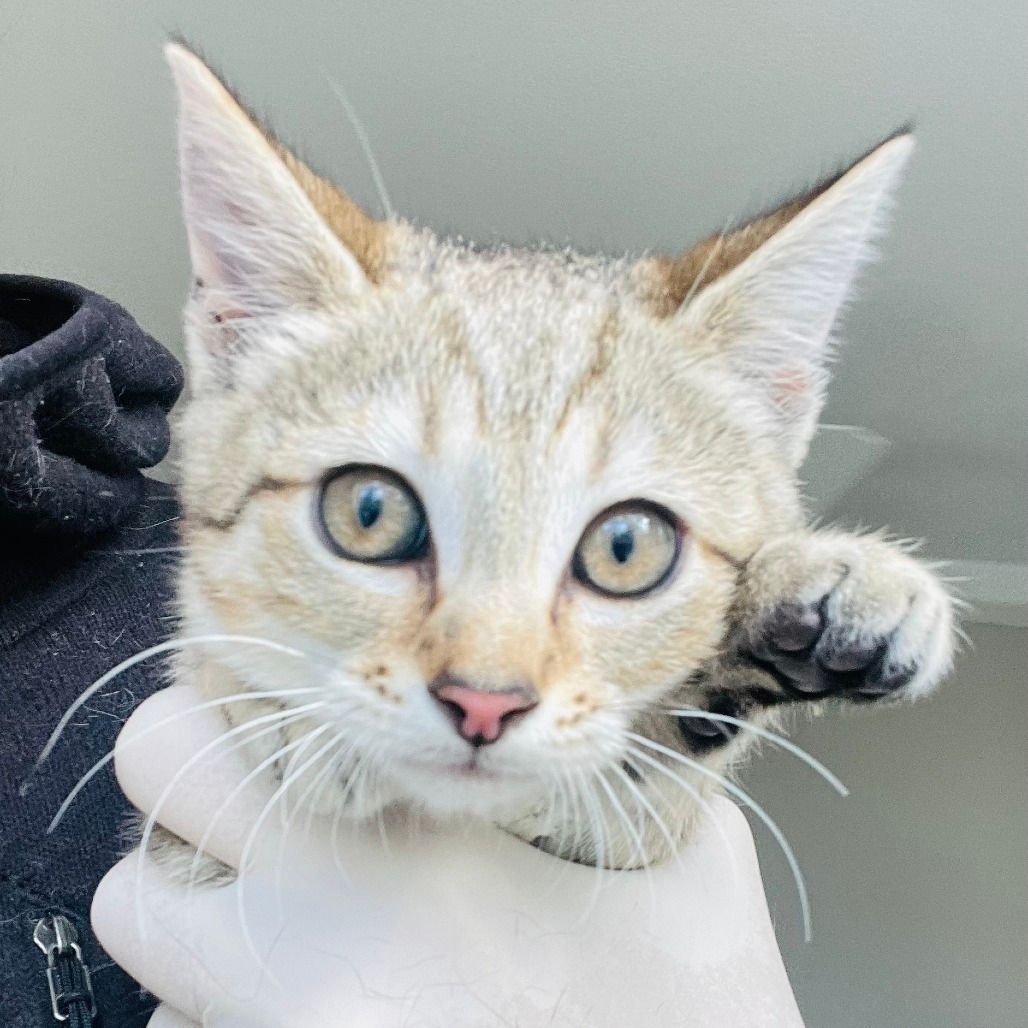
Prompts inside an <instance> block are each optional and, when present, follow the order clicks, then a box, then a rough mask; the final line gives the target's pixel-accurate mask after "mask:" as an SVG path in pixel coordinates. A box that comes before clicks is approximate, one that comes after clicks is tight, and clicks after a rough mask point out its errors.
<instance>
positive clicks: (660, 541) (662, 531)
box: [572, 500, 681, 596]
mask: <svg viewBox="0 0 1028 1028" xmlns="http://www.w3.org/2000/svg"><path fill="white" fill-rule="evenodd" d="M680 549H681V543H680V531H679V527H678V521H677V520H676V519H675V517H674V515H672V514H671V513H670V512H668V511H666V510H664V509H663V508H662V507H658V506H656V505H655V504H652V503H647V502H646V501H645V500H629V501H628V502H627V503H622V504H619V505H618V506H617V507H611V508H610V509H609V510H606V511H604V512H603V513H602V514H601V515H600V516H599V517H598V518H597V519H596V520H595V521H594V522H593V523H592V524H591V525H590V526H589V527H588V528H587V529H586V530H585V534H584V535H583V536H582V540H581V542H580V543H579V544H578V549H577V550H576V551H575V557H574V562H573V564H572V570H573V572H574V574H575V577H576V578H578V580H579V581H580V582H583V583H585V584H586V585H588V586H590V587H591V588H593V589H595V590H596V591H597V592H601V593H605V594H606V595H608V596H641V595H642V594H643V593H647V592H649V591H650V590H651V589H655V588H656V587H657V586H658V585H660V584H661V583H662V582H664V581H665V580H666V579H667V577H668V575H670V574H671V571H672V570H673V569H674V566H675V564H676V563H677V561H678V553H679V550H680Z"/></svg>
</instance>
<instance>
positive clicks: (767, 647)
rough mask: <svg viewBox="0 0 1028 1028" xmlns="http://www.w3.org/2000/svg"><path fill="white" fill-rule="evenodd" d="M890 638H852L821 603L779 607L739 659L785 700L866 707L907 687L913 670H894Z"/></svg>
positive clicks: (748, 643) (849, 630)
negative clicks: (830, 700)
mask: <svg viewBox="0 0 1028 1028" xmlns="http://www.w3.org/2000/svg"><path fill="white" fill-rule="evenodd" d="M890 647H891V639H890V638H888V637H883V638H875V639H871V640H868V639H866V638H862V637H860V636H855V635H854V634H853V632H852V630H851V628H850V626H847V625H835V624H833V623H831V621H830V619H829V617H828V615H827V614H826V603H825V601H824V600H822V601H821V602H820V603H818V604H811V605H807V606H801V605H799V604H795V603H784V604H782V605H781V606H779V607H778V608H777V609H775V610H774V611H773V612H772V613H771V614H770V615H769V616H768V617H767V618H766V619H765V620H764V622H763V623H762V624H761V625H760V626H759V628H758V629H757V630H756V631H754V632H752V633H751V634H750V637H749V638H748V639H746V641H745V642H744V643H743V645H742V650H743V652H744V654H745V655H746V656H747V657H748V659H750V660H751V661H752V662H753V663H754V664H756V665H757V666H758V667H759V668H761V669H762V670H763V671H766V672H767V673H768V674H770V675H771V676H772V677H773V678H774V679H775V680H776V681H777V682H778V684H779V685H780V686H781V687H782V688H783V689H784V690H785V691H786V692H787V693H788V694H789V695H791V696H794V697H795V698H797V699H803V700H816V699H823V698H825V697H833V696H834V697H844V698H846V699H851V700H856V701H858V702H872V701H874V700H879V699H882V698H884V697H887V696H890V695H892V694H893V693H895V692H896V691H897V690H898V689H901V688H902V687H903V686H905V685H907V684H908V683H909V682H910V681H911V679H912V678H913V677H914V675H915V674H916V671H917V669H916V668H897V667H895V665H894V662H893V661H892V659H891V654H890Z"/></svg>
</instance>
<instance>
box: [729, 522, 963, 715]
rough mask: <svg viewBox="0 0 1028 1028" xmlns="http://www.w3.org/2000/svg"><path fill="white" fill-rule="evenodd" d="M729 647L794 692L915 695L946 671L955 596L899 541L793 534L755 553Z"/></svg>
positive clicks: (812, 696) (807, 695)
mask: <svg viewBox="0 0 1028 1028" xmlns="http://www.w3.org/2000/svg"><path fill="white" fill-rule="evenodd" d="M733 646H734V648H735V650H736V652H737V654H738V656H739V657H741V658H742V659H744V660H747V661H749V662H750V663H752V664H754V665H756V666H757V667H758V668H760V669H762V670H763V671H765V672H767V673H768V674H769V675H770V676H771V677H772V678H773V679H774V680H775V681H776V682H777V683H778V685H779V686H780V687H781V688H782V689H783V690H784V691H785V692H786V693H787V694H789V695H791V696H792V697H794V698H796V699H803V700H817V699H822V698H826V697H840V698H845V699H849V700H853V701H856V702H869V701H874V700H880V699H883V698H885V697H896V696H900V695H903V696H914V695H918V694H921V693H924V692H926V691H927V690H929V689H930V688H932V686H934V685H935V684H936V683H937V682H938V681H939V680H940V679H941V678H942V677H943V675H945V673H946V672H947V671H948V670H949V667H950V664H951V662H952V653H953V615H952V601H951V600H950V597H949V595H948V594H947V592H946V590H945V588H944V587H943V585H942V584H941V582H940V581H939V580H938V578H937V577H936V576H935V575H934V574H933V573H932V571H931V570H930V569H929V568H928V567H926V566H925V565H924V564H922V563H920V562H919V561H917V560H916V559H915V558H913V557H911V556H910V555H909V554H908V553H906V552H905V551H904V550H903V549H901V548H900V547H898V546H896V545H895V544H892V543H888V542H885V541H884V540H882V539H879V538H876V537H874V536H859V535H849V534H846V533H840V532H812V533H806V534H802V535H791V536H787V537H784V538H781V539H776V540H774V541H773V542H771V543H769V544H767V545H765V546H764V547H762V548H761V549H760V550H759V551H758V552H757V553H756V554H755V556H754V557H753V559H752V560H751V561H750V563H749V565H748V567H747V571H746V581H745V600H744V603H743V608H742V614H741V618H740V624H739V626H738V629H737V632H736V635H735V638H734V643H733Z"/></svg>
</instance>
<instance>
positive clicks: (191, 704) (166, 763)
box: [114, 686, 269, 867]
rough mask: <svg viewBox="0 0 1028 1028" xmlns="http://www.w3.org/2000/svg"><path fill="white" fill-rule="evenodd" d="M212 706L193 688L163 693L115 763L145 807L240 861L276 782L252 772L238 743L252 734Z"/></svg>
mask: <svg viewBox="0 0 1028 1028" xmlns="http://www.w3.org/2000/svg"><path fill="white" fill-rule="evenodd" d="M210 704H211V701H210V700H205V698H204V697H203V696H201V695H200V693H198V692H197V691H196V690H195V689H192V688H191V687H189V686H175V687H172V688H169V689H163V690H161V691H160V692H158V693H155V694H154V695H153V696H151V697H150V698H149V699H147V700H146V701H145V702H144V703H142V704H141V705H140V706H139V707H137V708H136V710H135V711H134V712H133V714H132V716H131V717H130V718H129V720H128V721H127V722H126V724H125V726H124V728H122V730H121V733H120V735H119V736H118V741H117V744H116V746H115V760H114V766H115V772H116V774H117V777H118V782H119V784H120V785H121V788H122V790H123V791H124V793H125V795H126V796H127V797H128V798H129V800H130V801H131V802H132V803H133V804H134V805H135V806H136V807H138V808H139V810H141V811H142V812H143V813H144V814H147V815H150V814H155V815H156V817H157V819H158V820H159V823H160V824H162V825H163V826H164V827H165V828H168V829H169V830H170V831H172V832H174V833H175V834H176V835H178V836H180V837H181V838H183V839H185V840H187V841H188V842H191V843H192V844H193V845H194V846H198V845H200V843H201V841H202V842H203V846H204V849H205V851H206V852H207V853H210V854H211V855H213V856H216V857H217V858H218V859H219V860H221V861H223V862H224V863H226V864H228V865H229V866H231V867H237V866H238V860H239V855H240V852H241V850H242V847H243V844H244V840H245V839H246V837H247V835H248V833H249V830H250V827H251V826H252V825H253V824H254V823H255V821H256V819H257V818H258V817H259V814H260V811H261V810H262V809H263V808H264V805H265V803H266V802H267V799H268V795H269V785H268V783H267V782H266V781H265V780H264V779H263V778H262V777H261V776H253V775H252V774H251V772H252V771H253V762H252V759H251V760H249V761H248V760H247V759H246V755H245V753H244V752H243V750H242V749H241V748H240V746H239V745H238V744H239V743H241V742H242V741H243V739H244V738H245V737H246V736H248V735H250V734H252V733H250V732H241V733H238V734H236V735H233V732H232V731H230V730H229V728H228V725H227V723H226V721H225V718H224V716H223V715H222V714H221V712H220V708H219V707H217V706H211V705H210ZM255 730H256V729H255ZM248 778H249V781H247V779H248ZM244 782H245V783H246V784H245V785H244V784H242V783H244Z"/></svg>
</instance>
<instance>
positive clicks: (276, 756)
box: [186, 703, 327, 905]
mask: <svg viewBox="0 0 1028 1028" xmlns="http://www.w3.org/2000/svg"><path fill="white" fill-rule="evenodd" d="M320 705H321V706H327V704H326V703H322V704H320ZM297 720H299V719H297ZM290 723H292V722H290ZM248 724H251V725H252V724H254V722H253V721H250V722H248ZM274 727H275V728H280V727H281V723H280V724H278V725H275V726H274ZM309 738H310V733H307V734H306V735H304V736H303V737H302V738H301V739H298V740H296V741H295V742H294V743H292V744H290V745H289V746H288V747H285V748H280V749H278V750H276V751H275V752H274V753H272V754H271V755H270V756H268V757H265V758H264V759H263V760H261V761H259V762H258V764H257V765H256V767H253V768H251V769H250V771H248V772H247V773H246V774H245V775H244V776H243V778H242V779H240V781H238V782H236V784H235V785H234V786H233V787H232V790H231V791H230V792H229V794H228V795H227V796H226V797H225V799H224V800H222V802H221V805H220V806H219V807H218V809H217V810H216V811H215V812H214V813H213V814H212V815H211V818H210V820H209V821H208V822H207V827H206V828H205V829H204V832H203V835H202V836H200V841H199V842H198V843H197V844H196V851H195V852H194V854H193V860H192V863H191V864H190V865H189V892H188V895H187V897H186V903H187V905H189V904H190V898H191V896H192V888H193V883H194V881H195V879H196V873H197V871H198V870H199V867H200V860H201V858H202V857H203V855H204V852H205V851H206V849H207V844H208V843H209V842H210V838H211V835H212V834H213V833H214V830H215V828H217V826H218V821H219V820H220V819H221V816H222V814H224V813H225V812H226V811H227V810H228V808H229V807H230V806H231V805H232V803H233V802H234V801H235V798H236V797H237V796H238V795H239V794H240V793H242V792H243V790H244V789H245V788H246V787H247V786H248V785H249V784H250V783H251V782H252V781H254V780H255V779H257V778H259V777H260V776H261V775H262V774H263V773H264V771H265V770H266V769H267V768H269V767H270V766H271V765H272V764H274V763H275V762H276V761H278V760H281V759H282V756H283V755H284V753H286V752H291V751H294V750H295V748H296V746H297V745H298V744H299V743H302V742H305V741H306V740H308V739H309ZM249 741H250V740H249V739H248V740H247V742H249Z"/></svg>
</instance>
